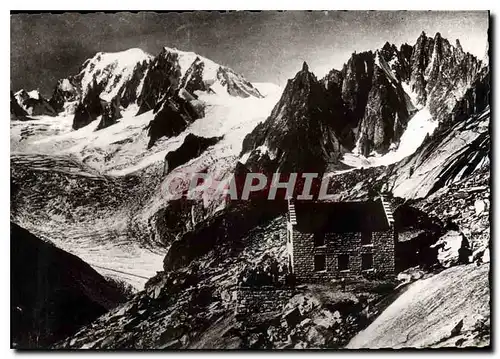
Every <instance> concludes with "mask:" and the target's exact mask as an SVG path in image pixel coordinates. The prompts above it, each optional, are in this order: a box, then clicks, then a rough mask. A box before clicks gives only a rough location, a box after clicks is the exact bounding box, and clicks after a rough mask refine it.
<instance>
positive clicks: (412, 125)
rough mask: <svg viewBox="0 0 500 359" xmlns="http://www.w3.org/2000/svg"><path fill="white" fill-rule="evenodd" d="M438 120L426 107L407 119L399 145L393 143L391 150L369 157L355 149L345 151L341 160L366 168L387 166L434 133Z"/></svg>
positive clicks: (415, 148) (405, 155) (413, 150)
mask: <svg viewBox="0 0 500 359" xmlns="http://www.w3.org/2000/svg"><path fill="white" fill-rule="evenodd" d="M438 124H439V123H438V121H435V120H434V119H433V118H432V116H431V114H430V112H429V109H428V108H427V107H424V108H422V109H421V110H419V111H418V112H417V113H416V114H415V115H414V116H413V117H412V118H411V119H410V121H408V126H407V128H406V130H405V132H404V133H403V135H402V136H401V139H400V142H399V146H398V145H397V144H393V145H392V146H391V147H393V148H394V149H392V150H391V151H389V152H387V153H386V154H385V155H382V156H381V155H379V154H377V153H373V154H372V155H371V156H369V157H364V156H362V155H360V154H357V152H359V151H357V150H356V149H354V150H353V152H352V153H346V154H345V155H344V158H343V159H342V162H343V163H345V164H346V165H349V166H353V167H357V168H362V167H364V168H366V167H377V166H388V165H390V164H393V163H396V162H399V161H401V160H402V159H404V158H405V157H408V156H410V155H412V154H413V153H414V152H415V151H416V150H417V149H418V148H419V147H420V145H421V144H422V142H424V139H425V138H426V136H430V135H432V134H433V133H434V130H435V129H436V128H437V126H438Z"/></svg>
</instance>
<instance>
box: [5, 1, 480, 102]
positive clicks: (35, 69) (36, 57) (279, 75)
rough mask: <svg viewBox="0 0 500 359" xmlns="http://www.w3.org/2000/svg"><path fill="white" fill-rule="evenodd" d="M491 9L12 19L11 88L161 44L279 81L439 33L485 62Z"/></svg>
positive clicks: (41, 83)
mask: <svg viewBox="0 0 500 359" xmlns="http://www.w3.org/2000/svg"><path fill="white" fill-rule="evenodd" d="M487 28H488V13H487V12H484V11H483V12H397V11H392V12H380V11H379V12H374V11H370V12H369V11H363V12H361V11H347V12H346V11H328V12H322V11H315V12H299V11H287V12H281V13H279V12H272V11H266V12H254V13H249V12H231V13H225V14H221V13H218V12H190V13H151V12H148V13H145V12H142V13H136V14H132V13H116V14H104V13H93V14H77V13H65V14H36V15H31V14H30V15H27V14H15V15H11V89H12V90H14V91H16V90H18V89H20V88H25V89H27V90H31V89H35V88H38V89H39V90H40V91H41V92H42V94H44V95H45V96H47V97H50V95H51V93H52V88H53V87H54V85H55V83H56V81H57V80H58V79H60V78H63V77H66V76H68V75H71V74H76V73H77V72H78V68H79V66H80V65H81V64H82V63H83V62H84V61H85V60H86V59H87V58H89V57H92V56H93V55H94V54H95V53H96V52H99V51H105V52H112V51H121V50H126V49H129V48H132V47H139V48H141V49H143V50H145V51H147V52H149V53H151V54H153V55H156V54H158V53H159V51H160V50H161V48H162V47H163V46H169V47H177V48H179V49H181V50H185V51H194V52H196V53H198V54H200V55H203V56H206V57H208V58H210V59H212V60H214V61H215V62H217V63H220V64H223V65H227V66H229V67H231V68H233V69H234V70H236V71H238V72H240V73H242V74H243V75H244V76H245V77H246V78H247V79H249V80H250V81H255V82H274V83H276V84H279V85H284V84H285V83H286V80H287V79H288V78H290V77H293V75H294V74H295V73H296V72H297V71H298V70H299V69H300V68H301V65H302V62H303V61H304V60H305V61H307V62H308V64H309V67H310V68H311V70H312V71H314V72H315V73H316V74H317V75H319V76H322V75H324V74H325V73H326V72H327V71H328V70H329V69H331V68H333V67H335V68H340V67H341V66H342V64H343V63H344V62H345V61H346V60H347V59H348V58H349V56H350V54H351V53H352V52H354V51H358V52H360V51H364V50H369V49H372V50H374V49H376V48H379V47H381V46H382V45H383V44H384V43H385V42H386V41H389V42H392V43H394V44H396V45H398V46H399V45H400V44H401V43H404V42H408V43H410V44H413V43H414V42H415V40H416V38H417V37H418V36H419V34H420V33H421V32H422V31H423V30H424V31H425V32H426V33H428V34H429V35H431V36H433V35H434V34H435V33H436V32H437V31H439V32H441V35H442V36H443V37H445V38H448V39H449V40H450V41H452V43H454V42H455V39H456V38H459V39H460V42H461V43H462V46H463V48H464V50H466V51H470V52H472V53H474V54H475V55H477V56H479V57H481V58H482V57H483V55H484V52H485V46H486V42H487V37H486V36H487V35H486V33H487Z"/></svg>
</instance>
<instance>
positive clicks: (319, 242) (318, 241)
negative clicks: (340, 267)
mask: <svg viewBox="0 0 500 359" xmlns="http://www.w3.org/2000/svg"><path fill="white" fill-rule="evenodd" d="M324 245H325V234H324V233H316V234H315V235H314V246H315V247H321V246H324Z"/></svg>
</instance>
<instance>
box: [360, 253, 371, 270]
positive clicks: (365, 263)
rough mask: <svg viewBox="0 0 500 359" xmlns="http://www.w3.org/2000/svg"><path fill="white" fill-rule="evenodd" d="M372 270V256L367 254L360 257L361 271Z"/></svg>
mask: <svg viewBox="0 0 500 359" xmlns="http://www.w3.org/2000/svg"><path fill="white" fill-rule="evenodd" d="M372 268H373V254H371V253H367V254H362V255H361V269H363V270H365V269H372Z"/></svg>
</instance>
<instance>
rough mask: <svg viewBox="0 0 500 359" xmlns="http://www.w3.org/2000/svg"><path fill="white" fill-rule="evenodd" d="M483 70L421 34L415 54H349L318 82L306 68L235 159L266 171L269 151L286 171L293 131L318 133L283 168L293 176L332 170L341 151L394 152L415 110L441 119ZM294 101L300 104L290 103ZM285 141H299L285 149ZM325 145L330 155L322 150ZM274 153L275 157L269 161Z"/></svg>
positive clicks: (389, 49) (389, 50) (392, 50)
mask: <svg viewBox="0 0 500 359" xmlns="http://www.w3.org/2000/svg"><path fill="white" fill-rule="evenodd" d="M482 66H484V65H483V64H482V62H481V61H480V60H478V59H477V58H476V57H475V56H473V55H471V54H470V53H465V52H464V51H463V49H462V47H461V45H460V42H459V41H458V40H457V42H456V45H455V46H453V45H451V44H450V42H449V41H448V40H446V39H444V38H442V37H441V35H440V33H437V34H436V35H435V36H434V38H432V37H428V36H427V35H426V34H425V33H424V32H422V34H421V35H420V36H419V38H418V39H417V41H416V43H415V45H413V46H411V45H408V44H403V45H401V46H400V47H399V49H398V48H397V47H396V46H395V45H393V44H389V43H388V42H387V43H386V44H385V45H384V46H383V47H382V48H381V49H379V50H376V51H375V52H371V51H368V52H361V53H354V54H353V55H352V56H351V58H350V59H349V60H348V61H347V62H346V64H345V65H344V66H343V68H342V70H340V71H339V70H336V69H332V70H331V71H330V72H329V73H328V74H327V75H326V76H325V77H324V78H323V79H321V80H320V81H318V80H316V79H315V77H314V76H312V77H311V76H310V75H307V76H305V75H304V73H305V71H307V66H306V65H305V66H304V67H303V69H302V70H301V71H299V73H297V75H296V76H295V78H294V79H293V80H290V81H289V83H288V84H287V89H285V91H284V93H283V96H282V98H281V99H280V101H279V102H278V104H277V105H276V107H275V109H274V110H273V112H272V113H271V115H270V116H269V118H268V119H267V121H266V122H265V123H263V124H261V125H259V126H257V127H256V128H255V130H254V132H253V133H251V134H249V135H248V136H247V138H246V139H245V141H244V148H243V151H242V153H241V155H242V156H244V157H243V158H244V159H245V161H244V162H247V160H248V158H250V162H255V161H257V162H259V158H260V157H262V161H263V163H266V162H269V159H268V158H266V157H264V156H263V153H262V149H266V151H267V149H268V148H269V150H270V152H269V154H270V156H271V157H279V158H277V159H275V161H277V163H276V164H275V165H274V167H273V168H274V169H276V168H283V167H286V165H285V164H287V162H289V161H288V160H287V159H286V158H287V156H288V155H287V154H289V156H290V157H292V158H298V157H297V156H296V154H295V152H296V151H297V146H296V145H297V143H299V144H300V143H302V141H303V140H304V139H301V137H300V136H301V134H300V132H304V131H303V130H299V131H298V132H299V133H297V131H296V128H297V126H296V123H300V126H302V127H308V131H317V132H320V133H322V134H321V135H318V136H313V138H309V139H308V140H307V141H306V142H304V143H307V149H304V148H302V147H301V146H300V145H299V147H298V148H300V151H299V152H300V155H301V156H303V160H302V161H300V162H296V163H292V164H288V165H289V166H288V167H289V168H291V169H293V170H294V171H296V172H301V171H302V170H304V169H305V167H304V163H315V164H317V165H319V168H326V167H327V166H328V164H329V163H337V164H338V163H339V162H340V159H341V158H342V155H343V154H344V153H345V152H347V151H348V152H351V151H352V152H353V153H355V154H360V155H361V156H364V157H368V156H370V155H372V154H379V155H383V154H385V153H388V152H390V151H393V150H397V148H398V147H399V146H400V140H401V137H402V135H403V133H404V131H405V130H406V128H407V126H408V123H409V121H410V120H411V119H412V118H413V116H414V115H416V113H417V112H418V111H419V110H421V109H423V108H426V109H427V110H428V111H429V113H430V116H432V118H434V120H435V121H441V120H442V119H444V117H445V116H446V114H447V113H449V112H450V111H451V110H452V109H453V107H454V106H455V104H456V102H457V101H459V100H460V99H461V97H462V96H463V95H464V94H465V92H466V91H467V89H468V88H469V87H470V86H471V85H472V83H473V82H474V81H475V80H476V77H477V75H478V73H479V71H480V69H481V68H482ZM305 69H306V70H305ZM313 78H314V79H313ZM304 79H310V80H309V82H307V83H305V82H304ZM309 84H311V85H309ZM320 84H321V85H320ZM298 93H300V95H301V96H300V97H299V96H297V97H294V95H293V94H298ZM310 98H315V99H318V100H317V101H318V102H311V101H310V100H309V99H310ZM319 99H322V100H321V101H320V100H319ZM316 113H321V116H322V117H323V118H324V119H323V120H322V121H321V123H319V122H317V121H315V120H314V118H315V116H316V115H315V114H316ZM297 114H300V115H297ZM277 124H280V125H279V129H278V125H277ZM325 126H326V127H325ZM329 127H331V128H332V130H333V134H331V135H328V136H331V137H332V138H329V139H326V138H325V136H327V135H326V134H325V133H324V132H323V130H324V129H325V128H329ZM288 137H293V138H294V139H297V140H298V141H297V142H295V141H292V142H293V143H290V141H288V142H287V140H286V138H288ZM416 140H419V139H416ZM420 140H423V137H422V138H421V139H420ZM325 143H330V144H332V145H333V147H330V148H329V147H328V145H326V147H325ZM278 148H279V149H280V150H279V151H280V152H279V153H275V152H276V149H278ZM250 166H252V165H250ZM256 166H257V167H259V165H256Z"/></svg>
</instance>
